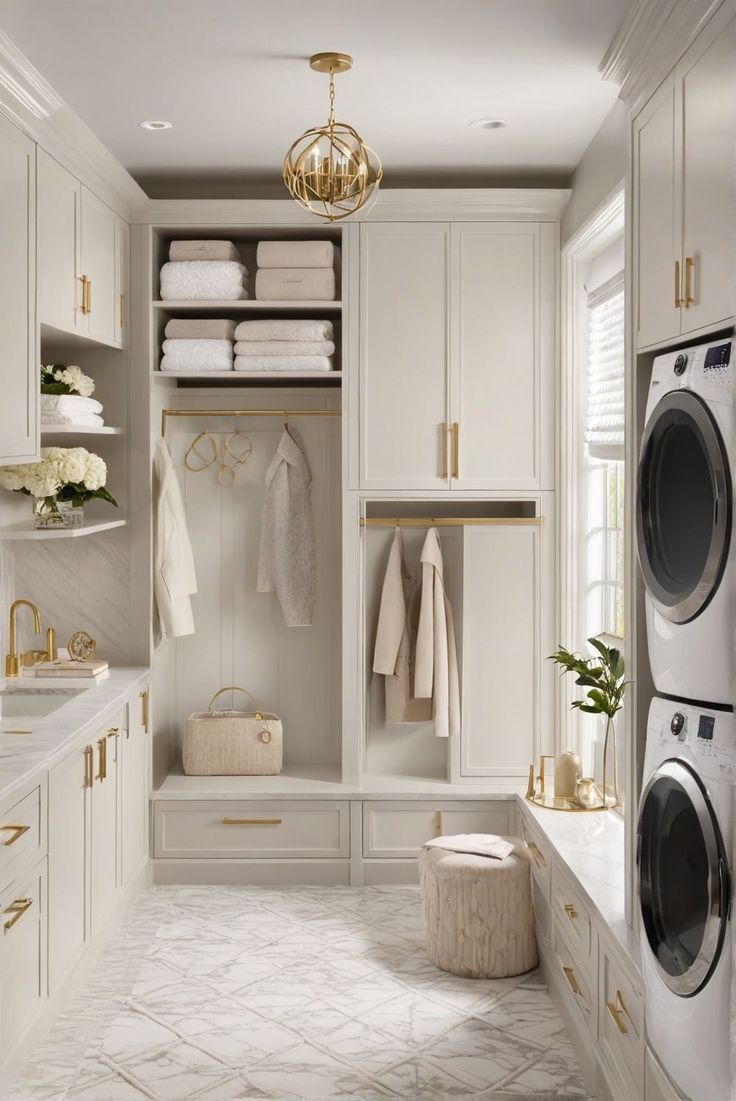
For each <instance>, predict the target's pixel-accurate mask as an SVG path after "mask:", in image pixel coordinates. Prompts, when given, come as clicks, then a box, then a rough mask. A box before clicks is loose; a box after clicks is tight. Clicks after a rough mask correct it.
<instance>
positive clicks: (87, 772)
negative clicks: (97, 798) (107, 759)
mask: <svg viewBox="0 0 736 1101" xmlns="http://www.w3.org/2000/svg"><path fill="white" fill-rule="evenodd" d="M94 752H95V751H94V750H93V748H92V746H91V745H86V746H85V747H84V786H85V787H86V788H91V787H92V784H93V783H94V772H95V765H94Z"/></svg>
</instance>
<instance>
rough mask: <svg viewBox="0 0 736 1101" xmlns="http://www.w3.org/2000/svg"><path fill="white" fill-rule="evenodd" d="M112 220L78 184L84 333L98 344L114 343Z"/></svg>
mask: <svg viewBox="0 0 736 1101" xmlns="http://www.w3.org/2000/svg"><path fill="white" fill-rule="evenodd" d="M115 223H116V219H115V215H114V214H113V212H112V211H111V210H110V208H109V207H107V206H105V204H104V203H102V202H100V200H99V199H98V198H97V197H96V196H95V195H93V194H92V193H91V192H90V191H88V190H87V188H86V187H82V271H81V272H80V275H86V276H87V278H88V279H89V280H90V288H89V313H88V314H87V315H86V319H87V325H88V327H87V335H88V336H89V337H90V339H91V340H97V341H99V342H100V343H101V344H114V343H115V329H116V315H117V312H118V303H117V301H116V298H115V293H116V287H117V283H118V280H117V276H116V270H115V235H116V224H115Z"/></svg>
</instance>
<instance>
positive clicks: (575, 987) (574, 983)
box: [562, 967, 582, 994]
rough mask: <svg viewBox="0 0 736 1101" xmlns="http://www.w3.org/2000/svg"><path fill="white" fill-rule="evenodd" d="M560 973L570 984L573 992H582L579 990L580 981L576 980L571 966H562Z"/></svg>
mask: <svg viewBox="0 0 736 1101" xmlns="http://www.w3.org/2000/svg"><path fill="white" fill-rule="evenodd" d="M562 974H563V975H564V976H565V978H566V979H567V981H568V983H569V984H570V989H571V990H572V992H573V994H580V993H582V991H581V990H580V983H579V982H578V980H577V978H576V976H575V972H574V971H573V969H572V967H563V968H562Z"/></svg>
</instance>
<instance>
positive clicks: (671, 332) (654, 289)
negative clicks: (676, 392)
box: [633, 77, 681, 348]
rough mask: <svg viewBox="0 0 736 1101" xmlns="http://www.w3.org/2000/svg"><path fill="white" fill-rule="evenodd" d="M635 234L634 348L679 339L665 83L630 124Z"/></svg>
mask: <svg viewBox="0 0 736 1101" xmlns="http://www.w3.org/2000/svg"><path fill="white" fill-rule="evenodd" d="M633 155H634V233H635V238H636V241H637V247H636V259H637V281H636V327H637V347H639V348H646V347H648V346H649V345H651V344H658V343H660V342H662V341H665V340H668V339H670V338H671V337H677V336H679V334H680V312H681V311H680V309H679V307H678V306H676V305H675V298H676V294H677V296H678V297H679V291H677V292H676V289H675V261H676V260H679V259H680V234H679V229H678V227H677V226H676V221H677V207H678V204H679V194H677V192H678V191H679V188H678V187H677V186H676V148H675V82H674V78H673V77H669V78H668V79H667V80H666V81H665V82H664V84H663V85H662V86H661V87H660V88H659V90H658V91H657V92H656V93H655V95H654V96H653V97H652V98H651V100H650V101H649V103H648V104H647V105H646V107H645V108H644V109H643V110H642V111H641V113H640V114H639V115H638V116H637V118H636V119H635V121H634V154H633Z"/></svg>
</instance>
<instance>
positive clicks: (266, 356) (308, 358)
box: [235, 317, 335, 371]
mask: <svg viewBox="0 0 736 1101" xmlns="http://www.w3.org/2000/svg"><path fill="white" fill-rule="evenodd" d="M235 341H236V343H235V370H236V371H331V370H332V356H333V355H334V353H335V333H334V329H333V326H332V322H331V321H309V320H307V319H305V318H296V317H295V318H290V319H289V320H283V321H277V320H275V319H274V320H271V319H270V318H263V319H261V320H259V321H241V322H240V324H239V325H238V327H237V329H236V330H235Z"/></svg>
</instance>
